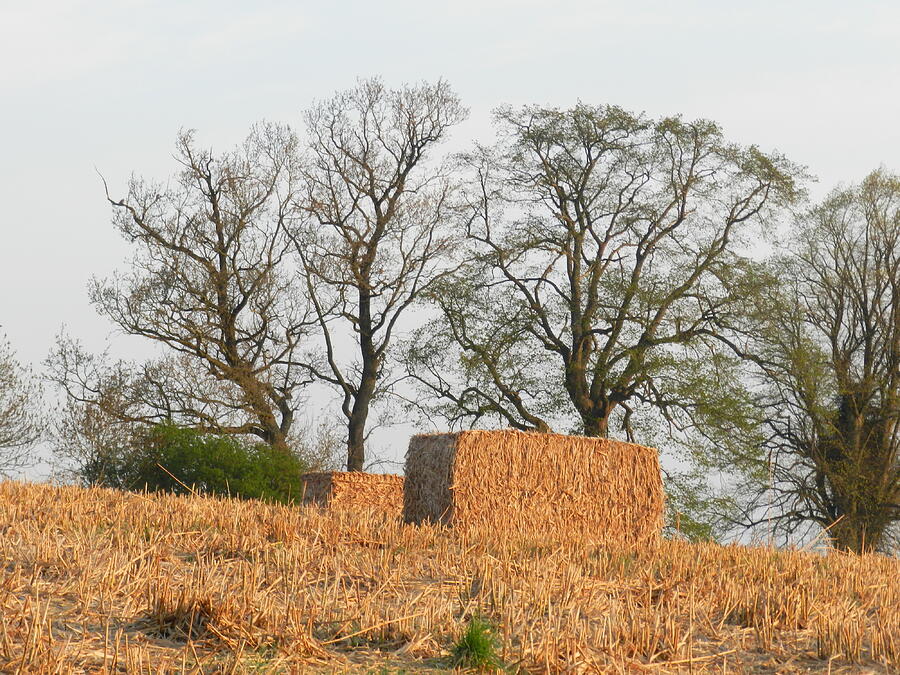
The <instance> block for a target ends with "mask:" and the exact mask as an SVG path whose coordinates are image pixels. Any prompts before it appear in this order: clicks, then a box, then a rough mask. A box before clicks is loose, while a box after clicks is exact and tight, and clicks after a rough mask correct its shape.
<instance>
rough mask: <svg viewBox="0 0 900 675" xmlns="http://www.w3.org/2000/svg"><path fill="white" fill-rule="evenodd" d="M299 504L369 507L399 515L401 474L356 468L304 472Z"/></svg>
mask: <svg viewBox="0 0 900 675" xmlns="http://www.w3.org/2000/svg"><path fill="white" fill-rule="evenodd" d="M302 479H303V488H304V491H303V503H304V504H318V505H319V506H326V507H340V508H371V509H376V510H378V511H383V512H385V513H390V514H393V515H397V516H400V514H401V513H402V512H403V476H394V475H390V474H380V473H363V472H360V471H327V472H316V473H306V474H303V476H302Z"/></svg>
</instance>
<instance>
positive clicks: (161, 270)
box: [49, 125, 314, 451]
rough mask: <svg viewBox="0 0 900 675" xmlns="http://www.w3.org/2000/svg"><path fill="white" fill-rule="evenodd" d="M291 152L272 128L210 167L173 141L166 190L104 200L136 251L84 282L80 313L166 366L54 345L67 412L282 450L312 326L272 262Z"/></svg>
mask: <svg viewBox="0 0 900 675" xmlns="http://www.w3.org/2000/svg"><path fill="white" fill-rule="evenodd" d="M296 150H297V147H296V139H295V137H294V135H293V134H292V133H291V132H290V131H289V130H288V129H287V128H285V127H281V126H276V125H261V126H258V127H256V128H254V129H253V131H252V133H251V134H250V135H249V137H248V138H247V140H246V141H245V142H244V143H243V145H241V146H240V147H239V148H237V149H235V150H234V151H232V152H230V153H226V154H222V155H218V156H217V155H214V154H213V153H212V152H211V151H207V150H200V149H198V148H197V147H196V145H195V143H194V140H193V134H192V133H190V132H187V133H182V134H181V135H180V136H179V138H178V144H177V155H176V159H177V161H178V162H179V163H180V164H181V167H182V170H181V172H180V174H179V175H178V176H177V178H176V180H175V181H174V183H173V184H171V185H168V186H162V185H157V184H153V183H150V182H147V181H144V180H137V179H133V180H132V181H131V183H130V185H129V189H128V195H127V197H126V198H124V199H121V200H116V199H113V198H111V197H109V194H108V193H107V198H108V199H109V202H110V204H111V205H112V206H113V207H114V214H115V215H114V223H115V225H116V226H117V227H118V229H119V230H120V231H121V233H122V234H123V236H124V237H125V238H126V239H127V240H128V241H129V242H131V243H132V244H133V245H134V246H135V248H136V251H135V254H134V256H133V258H132V259H131V265H130V270H129V271H128V272H127V273H125V274H121V275H116V276H114V277H113V278H111V279H107V280H94V282H93V284H92V286H91V290H90V296H91V301H92V303H93V304H94V306H95V307H96V308H97V310H98V311H99V312H100V313H101V314H102V315H104V316H106V317H108V318H109V319H111V320H112V321H113V322H114V323H115V324H116V325H117V326H118V327H119V328H121V329H122V330H123V331H124V332H125V333H127V334H130V335H137V336H141V337H145V338H148V339H149V340H152V341H153V342H155V343H157V344H159V345H161V346H162V347H163V348H164V350H165V352H166V354H167V356H166V357H165V358H163V359H161V360H158V361H155V362H148V363H146V364H142V365H134V364H126V363H122V362H120V363H117V364H113V365H111V366H110V365H108V364H106V363H105V362H104V361H103V360H102V359H99V358H95V357H91V356H90V355H87V354H85V353H84V351H83V350H82V349H80V348H79V346H78V345H77V343H74V342H72V341H71V340H66V339H62V340H61V341H60V343H59V345H58V348H57V349H56V351H55V352H54V354H53V355H52V356H51V358H50V359H49V365H50V368H51V373H52V375H51V377H52V379H54V380H55V381H56V382H57V383H59V384H60V385H61V386H62V387H63V388H64V389H65V391H66V392H67V394H68V395H69V397H70V398H71V399H72V400H74V401H80V402H85V403H91V404H94V405H97V406H99V407H100V409H101V410H102V412H103V413H104V414H106V415H112V416H113V417H115V418H116V419H120V420H122V421H125V422H154V421H160V420H162V419H167V420H173V421H177V422H181V423H187V424H190V425H191V426H194V427H196V428H198V429H200V430H203V431H208V432H215V433H229V434H252V435H254V436H256V437H258V438H260V439H262V440H263V441H264V442H266V443H268V444H270V445H272V446H273V447H276V448H279V449H281V450H284V451H288V447H287V442H286V439H287V437H288V434H289V433H290V431H291V425H292V423H293V421H294V417H295V412H296V410H297V407H298V405H299V404H300V401H299V400H298V396H297V394H298V392H299V391H300V390H301V389H302V387H303V386H304V385H305V384H307V382H308V376H307V373H306V371H304V370H303V369H302V368H299V367H298V366H297V365H296V361H297V358H298V354H299V352H300V350H301V349H302V348H303V344H304V339H305V338H306V336H307V334H308V332H309V331H310V329H311V327H312V326H313V325H314V323H313V321H312V319H311V317H310V315H309V314H308V312H307V309H306V305H305V301H304V296H303V293H302V289H300V288H298V287H297V285H296V282H295V276H294V274H293V273H292V272H291V271H290V270H289V269H288V267H287V264H286V260H287V258H288V255H289V249H290V241H289V239H288V237H287V232H286V221H287V219H288V217H289V213H290V209H291V204H293V202H294V201H295V199H296V197H297V195H298V192H297V190H298V180H299V174H298V169H297V166H296V161H295V160H296Z"/></svg>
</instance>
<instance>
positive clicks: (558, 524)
mask: <svg viewBox="0 0 900 675" xmlns="http://www.w3.org/2000/svg"><path fill="white" fill-rule="evenodd" d="M663 507H664V496H663V488H662V478H661V475H660V467H659V455H658V452H657V451H656V450H655V449H653V448H647V447H644V446H641V445H634V444H632V443H623V442H620V441H614V440H609V439H602V438H586V437H583V436H564V435H561V434H541V433H525V432H521V431H513V430H503V431H461V432H457V433H446V434H423V435H419V436H414V437H413V438H412V439H411V440H410V444H409V451H408V452H407V454H406V484H405V487H404V503H403V517H404V520H406V522H410V523H422V522H429V521H430V522H438V523H443V524H446V525H451V526H453V527H455V528H457V529H459V528H463V529H473V530H480V531H483V532H496V533H497V534H521V535H525V536H532V535H534V536H538V537H545V538H550V539H560V538H570V537H577V538H581V539H587V540H591V541H596V542H603V543H621V544H625V545H631V544H635V545H641V544H645V543H649V542H651V541H653V540H655V539H657V538H658V537H659V536H660V533H661V530H662V525H663Z"/></svg>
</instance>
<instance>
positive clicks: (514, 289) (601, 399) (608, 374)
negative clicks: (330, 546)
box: [408, 104, 801, 469]
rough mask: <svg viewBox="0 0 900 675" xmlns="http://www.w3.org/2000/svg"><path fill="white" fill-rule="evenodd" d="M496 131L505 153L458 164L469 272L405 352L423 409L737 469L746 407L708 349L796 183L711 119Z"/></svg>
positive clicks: (444, 290)
mask: <svg viewBox="0 0 900 675" xmlns="http://www.w3.org/2000/svg"><path fill="white" fill-rule="evenodd" d="M496 120H497V124H498V126H499V134H500V139H499V142H498V143H497V144H496V145H495V146H494V147H490V148H479V149H478V150H477V152H475V153H472V154H471V155H470V156H468V157H467V161H466V163H467V165H468V168H469V170H470V174H471V176H472V180H471V183H470V186H469V190H468V192H467V217H466V223H465V227H466V234H467V237H468V245H469V261H470V262H469V263H468V264H467V265H466V266H465V268H464V269H463V270H461V271H460V273H458V274H456V275H453V276H452V277H451V278H448V279H447V280H445V281H443V282H442V283H441V284H440V285H438V286H436V287H435V288H434V289H433V290H432V291H431V292H430V293H429V298H430V300H431V301H432V302H433V304H434V305H435V306H436V307H437V308H438V310H439V312H438V317H437V318H436V319H435V320H434V321H432V322H430V323H429V324H427V325H425V326H423V327H422V328H421V329H420V330H419V331H418V333H417V334H416V335H415V336H414V338H413V339H412V340H411V341H410V343H409V345H410V348H409V355H408V369H409V372H410V373H411V375H412V376H413V377H414V378H415V379H416V380H417V381H418V383H419V385H420V388H421V393H422V396H423V403H422V406H423V407H424V408H425V409H426V410H427V412H428V414H429V415H433V414H435V413H439V414H442V415H443V416H444V417H446V418H448V419H449V420H450V421H451V422H452V423H454V424H474V423H477V422H481V423H485V422H489V421H493V423H499V424H505V425H509V426H512V427H515V428H518V429H522V430H538V431H543V430H548V429H561V430H564V431H572V432H575V433H583V434H585V435H589V436H609V435H621V436H622V437H624V438H627V439H629V440H639V441H643V442H653V441H655V440H656V439H657V438H660V437H661V436H668V435H671V434H676V435H677V434H685V433H692V434H694V435H699V436H700V437H701V438H703V439H706V441H707V444H706V445H704V446H703V447H702V449H701V448H698V452H696V453H695V457H696V458H697V459H699V460H701V461H703V462H706V463H707V464H706V466H707V467H708V468H717V467H719V468H722V467H724V468H731V469H734V468H736V463H737V462H738V460H739V458H740V456H741V454H742V453H744V452H745V451H746V450H747V448H748V444H747V443H745V442H743V440H742V441H738V439H736V438H735V431H747V432H749V431H750V430H752V428H753V423H752V420H753V408H752V405H751V403H752V402H751V398H750V396H749V394H748V392H747V391H746V389H745V387H744V386H743V383H742V382H741V378H740V376H739V373H740V372H741V362H740V360H739V359H738V358H737V356H736V355H735V353H734V352H733V351H732V350H731V349H730V348H729V347H728V346H727V344H726V343H724V342H722V341H721V340H720V339H719V337H720V336H723V335H727V334H728V333H729V331H730V330H731V327H732V326H733V325H736V324H737V323H738V322H739V317H740V315H741V313H742V312H743V311H744V309H745V308H744V305H743V303H744V301H745V299H746V298H747V297H751V296H752V295H753V294H754V293H755V292H756V290H757V289H756V288H755V287H754V284H755V283H756V282H755V276H754V275H752V274H750V273H749V270H750V269H751V268H752V265H751V263H750V260H749V259H748V257H747V255H748V250H749V249H750V248H752V246H753V244H754V243H755V242H756V241H757V239H758V237H759V236H760V232H761V231H762V229H763V228H764V226H765V224H766V223H767V222H768V221H770V220H772V219H773V218H775V217H777V216H778V215H779V213H780V212H781V210H782V209H783V208H784V207H786V206H787V205H789V204H791V203H793V202H794V200H795V199H797V197H798V195H799V194H800V193H801V189H800V187H799V184H798V179H799V177H800V175H801V171H800V170H799V169H798V168H797V167H795V166H793V165H792V164H790V163H789V162H787V161H786V160H785V159H784V158H782V157H780V156H778V155H774V154H765V153H763V152H762V151H761V150H759V149H758V148H757V147H755V146H750V147H742V146H738V145H736V144H733V143H729V142H728V141H726V139H725V138H724V136H723V134H722V131H721V130H720V129H719V127H718V126H717V125H715V124H714V123H712V122H709V121H705V120H698V121H694V122H687V121H684V120H682V119H680V118H677V117H670V118H663V119H658V120H652V119H648V118H646V117H644V116H642V115H635V114H632V113H629V112H627V111H625V110H622V109H621V108H617V107H613V106H596V107H594V106H588V105H583V104H579V105H577V106H576V107H574V108H572V109H569V110H557V109H547V108H540V107H524V108H520V109H513V108H503V109H501V110H499V111H498V112H497V114H496ZM654 425H656V426H657V427H658V429H657V432H653V430H652V427H653V426H654ZM660 431H661V432H662V433H658V432H660ZM651 433H656V435H655V436H651ZM750 454H752V452H751V453H750ZM746 459H747V464H748V466H750V465H751V464H752V459H753V458H752V457H747V458H746Z"/></svg>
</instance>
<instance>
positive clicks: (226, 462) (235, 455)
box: [121, 424, 306, 503]
mask: <svg viewBox="0 0 900 675" xmlns="http://www.w3.org/2000/svg"><path fill="white" fill-rule="evenodd" d="M161 467H162V468H161ZM121 471H122V476H121V478H122V482H123V483H125V485H123V487H128V488H130V489H138V490H140V489H144V487H145V486H146V488H147V489H148V490H150V491H167V492H174V493H176V494H188V493H189V492H190V490H189V489H188V487H190V488H191V489H193V490H195V491H196V492H198V493H205V494H219V495H224V494H230V495H232V496H234V497H242V498H244V499H265V500H270V501H277V502H285V503H287V502H292V501H294V500H298V501H299V498H300V495H301V494H302V481H301V479H300V477H301V475H302V474H303V473H304V472H305V471H306V465H305V464H304V463H303V462H302V461H301V460H300V459H299V458H297V457H295V456H293V455H285V454H284V453H282V452H279V451H277V450H273V449H272V448H271V447H270V446H268V445H265V444H263V443H258V444H252V445H251V444H249V443H246V442H242V441H241V440H239V439H237V438H233V437H228V436H215V435H212V434H203V433H200V432H197V431H195V430H193V429H185V428H181V427H177V426H174V425H167V424H162V425H157V426H154V427H152V428H151V429H150V430H149V431H148V432H147V433H146V434H144V435H142V437H141V438H140V440H139V441H138V443H137V444H136V447H135V449H134V450H133V451H132V452H131V453H129V455H128V456H127V457H125V458H124V462H123V466H122V468H121ZM185 486H188V487H185Z"/></svg>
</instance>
